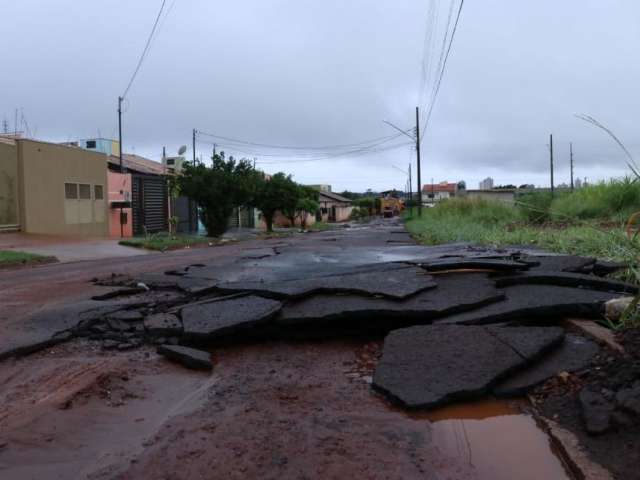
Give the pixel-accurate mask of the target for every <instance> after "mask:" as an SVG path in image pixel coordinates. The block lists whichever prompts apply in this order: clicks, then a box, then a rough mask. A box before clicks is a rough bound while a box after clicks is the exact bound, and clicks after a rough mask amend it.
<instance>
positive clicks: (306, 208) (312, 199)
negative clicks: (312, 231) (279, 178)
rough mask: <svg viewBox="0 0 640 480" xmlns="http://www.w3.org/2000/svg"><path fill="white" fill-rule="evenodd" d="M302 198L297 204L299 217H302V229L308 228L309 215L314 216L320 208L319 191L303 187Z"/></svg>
mask: <svg viewBox="0 0 640 480" xmlns="http://www.w3.org/2000/svg"><path fill="white" fill-rule="evenodd" d="M300 190H301V196H300V198H299V199H298V203H297V204H296V210H297V215H298V216H299V217H300V228H301V229H302V230H304V229H305V228H307V215H313V214H315V213H316V211H318V209H319V208H320V203H319V202H318V191H317V190H315V189H314V188H311V187H306V186H301V187H300Z"/></svg>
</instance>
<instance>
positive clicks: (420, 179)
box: [416, 107, 422, 217]
mask: <svg viewBox="0 0 640 480" xmlns="http://www.w3.org/2000/svg"><path fill="white" fill-rule="evenodd" d="M416 156H417V159H416V161H417V163H418V216H420V217H421V216H422V177H421V176H420V110H419V108H418V107H416Z"/></svg>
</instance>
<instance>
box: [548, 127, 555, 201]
mask: <svg viewBox="0 0 640 480" xmlns="http://www.w3.org/2000/svg"><path fill="white" fill-rule="evenodd" d="M549 161H550V163H551V198H553V196H554V194H555V188H554V186H553V135H549Z"/></svg>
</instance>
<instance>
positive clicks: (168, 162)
mask: <svg viewBox="0 0 640 480" xmlns="http://www.w3.org/2000/svg"><path fill="white" fill-rule="evenodd" d="M175 164H176V159H175V158H167V165H175Z"/></svg>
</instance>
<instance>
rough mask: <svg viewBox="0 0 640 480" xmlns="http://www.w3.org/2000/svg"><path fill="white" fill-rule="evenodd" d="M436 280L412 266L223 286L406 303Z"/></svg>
mask: <svg viewBox="0 0 640 480" xmlns="http://www.w3.org/2000/svg"><path fill="white" fill-rule="evenodd" d="M435 287H436V282H435V281H434V279H433V277H431V276H429V275H427V274H425V272H424V271H423V270H422V269H420V268H418V267H413V266H410V265H393V264H392V265H387V266H384V268H383V267H380V268H379V269H368V271H356V272H346V273H343V274H337V275H327V276H321V277H311V278H305V279H297V280H289V281H275V282H235V283H229V284H225V285H219V289H220V290H223V291H227V292H236V291H252V292H255V293H259V294H261V295H264V296H270V297H273V298H301V297H306V296H309V295H312V294H318V293H354V294H362V295H380V296H384V297H389V298H395V299H402V298H406V297H408V296H410V295H415V294H416V293H418V292H422V291H424V290H427V289H430V288H435Z"/></svg>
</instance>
